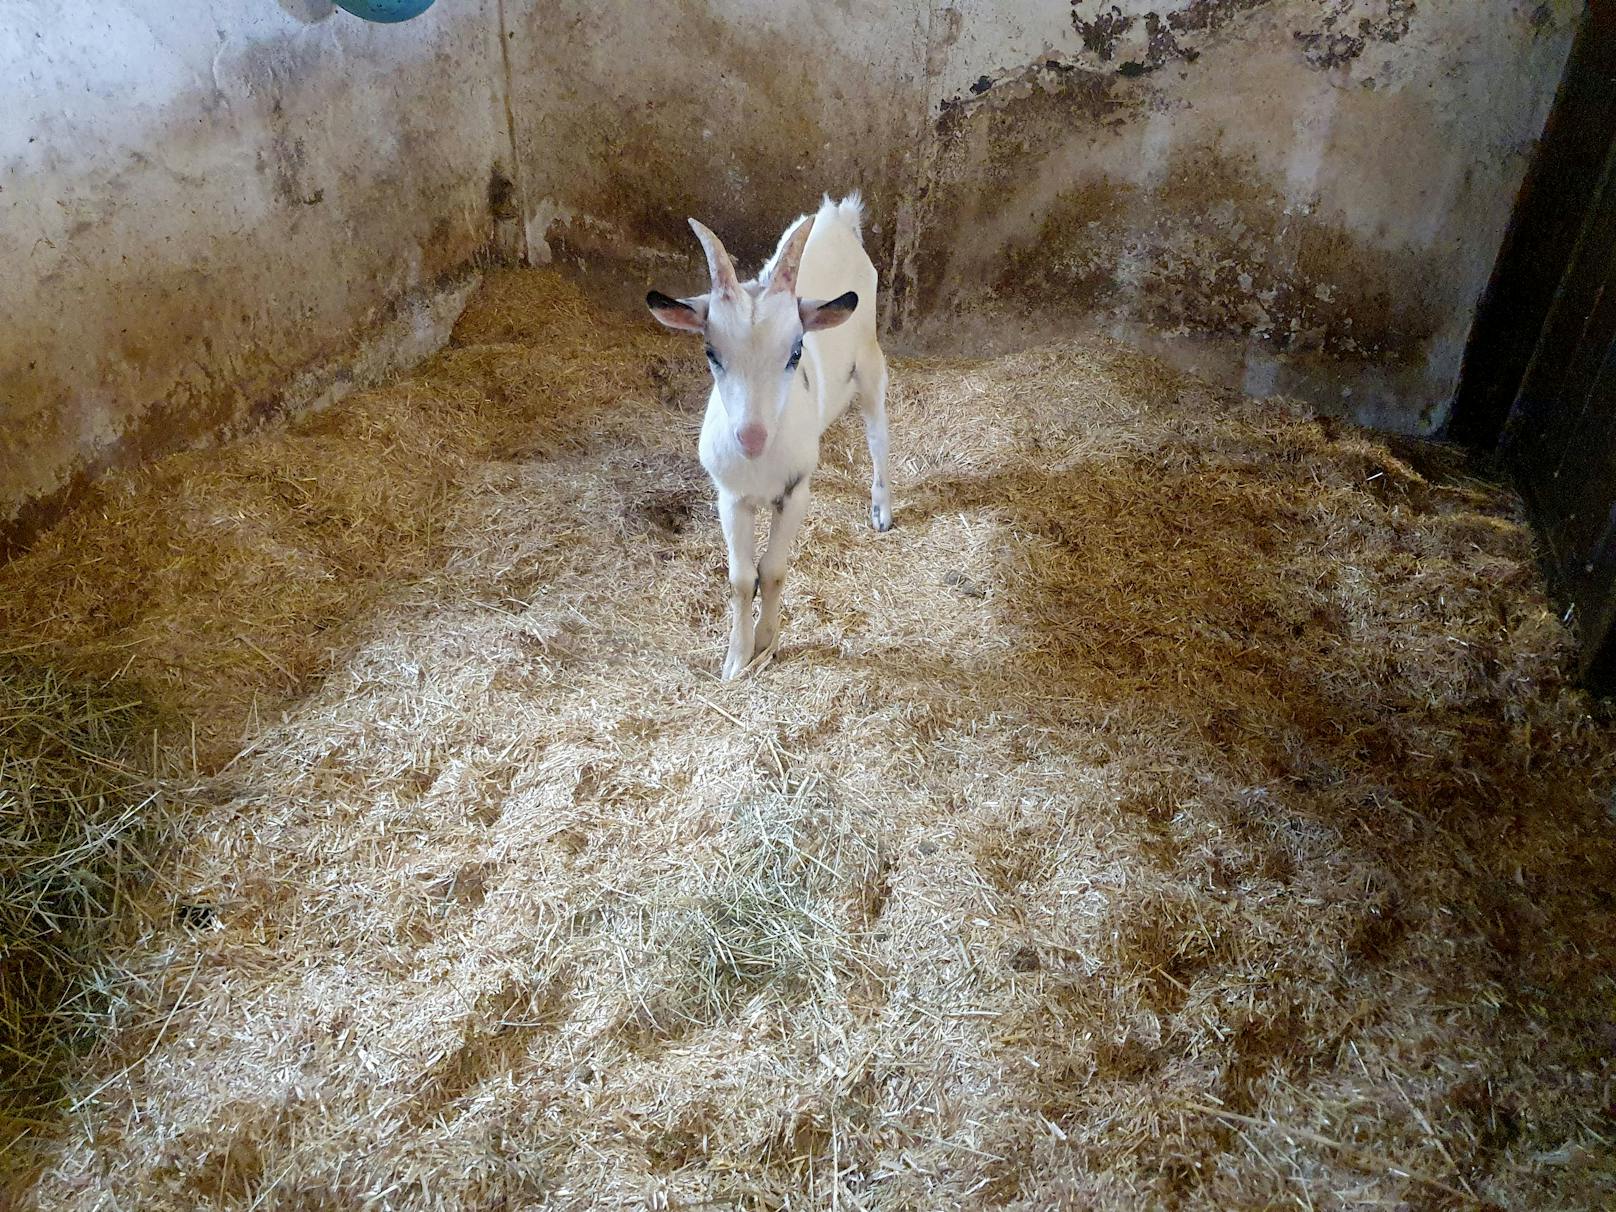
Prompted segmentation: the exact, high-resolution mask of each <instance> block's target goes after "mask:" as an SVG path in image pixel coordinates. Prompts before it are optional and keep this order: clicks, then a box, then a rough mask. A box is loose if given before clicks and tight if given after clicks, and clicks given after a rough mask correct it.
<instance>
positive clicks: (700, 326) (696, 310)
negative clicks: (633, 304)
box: [645, 290, 707, 332]
mask: <svg viewBox="0 0 1616 1212" xmlns="http://www.w3.org/2000/svg"><path fill="white" fill-rule="evenodd" d="M645 305H646V306H647V307H649V308H650V309H651V314H652V315H653V316H655V317H656V318H657V319H658V320H660V321H661V322H662V323H664V324H666V325H667V326H668V327H669V328H677V329H678V330H679V331H680V332H702V331H703V330H705V329H706V327H707V296H706V295H697V296H696V297H695V298H693V299H670V298H669V297H668V296H667V295H665V294H663V293H662V292H661V291H660V290H653V291H652V292H651V293H650V294H648V295H646V296H645Z"/></svg>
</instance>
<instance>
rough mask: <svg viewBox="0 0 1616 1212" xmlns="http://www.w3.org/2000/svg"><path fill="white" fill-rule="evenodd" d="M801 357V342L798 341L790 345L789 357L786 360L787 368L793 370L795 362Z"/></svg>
mask: <svg viewBox="0 0 1616 1212" xmlns="http://www.w3.org/2000/svg"><path fill="white" fill-rule="evenodd" d="M801 359H802V342H801V341H798V342H797V343H796V344H795V345H793V346H792V347H791V357H790V359H789V360H788V361H787V362H786V369H787V370H795V369H796V366H797V363H798V362H799V361H800V360H801Z"/></svg>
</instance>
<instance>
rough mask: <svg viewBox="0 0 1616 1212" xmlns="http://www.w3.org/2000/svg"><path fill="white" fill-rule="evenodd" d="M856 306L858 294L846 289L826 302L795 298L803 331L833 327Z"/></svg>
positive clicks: (851, 312) (815, 330) (845, 317)
mask: <svg viewBox="0 0 1616 1212" xmlns="http://www.w3.org/2000/svg"><path fill="white" fill-rule="evenodd" d="M857 307H858V295H856V294H855V293H854V292H852V291H848V292H847V293H846V294H845V295H837V296H836V297H835V298H834V299H832V300H830V301H829V302H828V303H821V302H817V301H815V300H813V299H798V300H797V315H798V316H799V317H801V319H802V330H803V332H818V331H819V330H820V329H822V328H835V327H836V326H837V325H838V324H840V323H841V322H842V321H843V320H845V319H847V317H848V316H850V315H852V314H853V312H854V310H855V309H856V308H857Z"/></svg>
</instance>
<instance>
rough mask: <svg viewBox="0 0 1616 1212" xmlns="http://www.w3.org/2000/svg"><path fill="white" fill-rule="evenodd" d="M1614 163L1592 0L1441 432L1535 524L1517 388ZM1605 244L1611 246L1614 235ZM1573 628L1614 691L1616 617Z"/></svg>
mask: <svg viewBox="0 0 1616 1212" xmlns="http://www.w3.org/2000/svg"><path fill="white" fill-rule="evenodd" d="M1613 158H1616V0H1590V3H1589V4H1588V6H1587V8H1586V9H1585V10H1584V13H1583V17H1582V22H1581V24H1580V26H1579V28H1578V30H1577V34H1576V38H1575V40H1574V42H1573V44H1572V49H1571V54H1570V56H1569V57H1568V59H1567V62H1566V68H1565V74H1564V76H1563V78H1562V80H1561V83H1560V88H1559V90H1558V92H1557V94H1556V96H1555V101H1554V106H1553V109H1552V110H1551V112H1550V114H1549V118H1548V121H1547V124H1546V125H1545V128H1544V132H1543V137H1542V139H1541V140H1540V141H1539V143H1538V148H1537V152H1536V155H1535V156H1534V158H1533V161H1532V163H1531V165H1530V167H1529V168H1528V170H1527V175H1526V179H1525V181H1524V182H1523V184H1522V187H1521V192H1520V196H1519V197H1518V198H1517V200H1516V204H1515V210H1514V214H1513V216H1512V217H1511V220H1510V225H1509V229H1508V232H1507V233H1506V235H1505V238H1504V243H1503V247H1502V248H1501V249H1500V251H1499V256H1498V261H1497V263H1496V264H1495V266H1494V269H1493V274H1492V279H1491V281H1490V282H1489V283H1488V286H1487V289H1486V291H1485V292H1484V294H1483V295H1482V298H1481V302H1480V305H1479V306H1478V308H1477V313H1476V321H1475V324H1474V325H1473V326H1472V328H1471V332H1470V338H1469V341H1468V342H1467V344H1466V347H1465V354H1464V361H1463V365H1462V369H1461V371H1460V380H1459V387H1458V390H1457V392H1456V393H1455V396H1454V402H1453V408H1452V410H1451V411H1450V415H1449V420H1448V424H1447V426H1446V427H1445V431H1444V435H1443V436H1445V437H1448V438H1452V439H1454V440H1456V441H1459V442H1462V443H1464V444H1465V445H1467V446H1470V447H1471V448H1472V449H1474V450H1475V451H1477V452H1478V453H1480V454H1482V455H1484V456H1486V457H1487V458H1488V459H1490V460H1497V463H1498V464H1500V465H1502V466H1503V467H1507V468H1509V470H1511V471H1512V472H1514V473H1516V474H1515V479H1516V482H1517V484H1518V486H1519V488H1520V490H1521V494H1522V496H1523V497H1524V498H1525V500H1526V503H1527V508H1528V511H1529V512H1530V513H1532V514H1534V515H1535V516H1536V519H1538V520H1540V521H1541V520H1544V519H1546V517H1547V515H1546V513H1545V512H1544V502H1543V501H1542V499H1541V497H1540V495H1539V492H1538V491H1537V489H1538V488H1539V486H1538V485H1536V484H1534V483H1533V482H1532V475H1533V473H1532V470H1531V469H1530V468H1529V467H1527V466H1524V465H1522V464H1520V463H1518V462H1517V459H1516V458H1514V457H1512V447H1513V446H1514V441H1513V439H1514V438H1515V437H1516V436H1517V435H1518V433H1519V432H1520V429H1519V427H1520V426H1521V425H1522V423H1523V422H1528V423H1529V422H1531V421H1532V420H1534V418H1528V417H1526V416H1525V415H1524V412H1525V410H1524V408H1523V401H1522V393H1523V389H1524V388H1526V387H1528V386H1529V385H1530V383H1531V381H1532V375H1533V371H1534V369H1537V368H1538V365H1539V355H1540V353H1542V347H1543V345H1544V342H1545V338H1547V337H1549V336H1551V335H1555V336H1557V337H1563V335H1564V334H1563V333H1553V334H1551V329H1550V326H1551V324H1553V323H1554V321H1555V320H1556V319H1557V318H1558V319H1559V320H1560V321H1561V322H1562V323H1563V322H1564V320H1565V317H1564V316H1563V315H1559V313H1560V310H1561V305H1562V302H1563V300H1564V298H1565V295H1566V291H1567V288H1568V285H1569V284H1570V283H1571V278H1572V271H1573V269H1574V267H1575V266H1576V265H1577V264H1578V263H1579V262H1578V253H1579V250H1581V249H1583V248H1584V247H1585V241H1586V240H1587V239H1588V238H1589V237H1590V235H1592V234H1594V233H1590V232H1589V230H1588V229H1589V225H1590V223H1591V221H1592V219H1593V216H1594V211H1595V203H1596V199H1597V198H1598V196H1599V190H1600V186H1601V183H1602V182H1606V178H1607V174H1608V173H1609V171H1610V165H1611V163H1612V161H1613ZM1607 188H1609V186H1608V183H1607ZM1608 205H1609V200H1608V199H1607V202H1606V206H1607V208H1608ZM1603 238H1606V239H1616V233H1611V234H1610V235H1608V236H1604V237H1603ZM1556 327H1558V326H1556ZM1561 343H1562V344H1563V341H1562V342H1561ZM1543 356H1550V355H1548V354H1544V355H1543ZM1540 533H1544V532H1542V531H1540ZM1543 556H1544V560H1543V562H1544V565H1545V570H1546V572H1547V573H1548V576H1549V580H1550V585H1551V588H1552V589H1553V590H1554V592H1555V595H1556V598H1557V599H1558V600H1559V601H1560V602H1561V603H1562V604H1566V603H1569V602H1573V601H1576V600H1577V597H1576V596H1574V595H1573V593H1572V588H1573V586H1572V583H1571V582H1572V581H1573V579H1574V578H1572V577H1570V576H1568V568H1567V566H1565V564H1564V561H1565V559H1567V558H1568V555H1567V553H1564V552H1554V551H1546V550H1545V551H1543ZM1585 588H1586V586H1584V589H1585ZM1579 622H1580V631H1581V634H1582V644H1583V649H1582V651H1581V653H1580V654H1579V655H1578V658H1577V662H1576V672H1577V675H1578V676H1579V677H1580V679H1581V680H1582V681H1584V682H1585V683H1586V684H1587V685H1588V686H1589V687H1590V688H1592V689H1594V690H1595V691H1596V692H1599V693H1604V694H1616V614H1613V612H1612V610H1610V609H1606V610H1604V611H1603V612H1602V614H1601V617H1598V618H1586V617H1585V618H1583V619H1581V620H1579Z"/></svg>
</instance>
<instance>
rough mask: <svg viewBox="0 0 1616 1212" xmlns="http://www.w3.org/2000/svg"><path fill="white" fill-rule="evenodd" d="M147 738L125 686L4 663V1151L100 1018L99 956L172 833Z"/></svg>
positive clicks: (0, 1030)
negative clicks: (148, 753)
mask: <svg viewBox="0 0 1616 1212" xmlns="http://www.w3.org/2000/svg"><path fill="white" fill-rule="evenodd" d="M153 728H154V721H153V717H152V714H151V712H150V710H149V709H148V708H147V707H146V705H145V704H144V703H143V702H142V701H141V699H140V698H139V696H138V695H136V694H134V693H132V692H131V691H130V690H129V689H128V688H127V687H125V686H122V685H118V684H115V683H114V684H100V683H97V682H94V681H88V680H79V679H74V678H69V677H66V676H63V675H62V674H60V673H58V672H57V671H55V670H53V669H51V668H49V667H45V666H41V665H37V664H34V663H32V662H30V661H27V660H25V659H22V658H21V657H19V656H18V655H17V654H16V653H10V654H0V1150H5V1149H7V1148H9V1147H10V1146H11V1145H12V1144H13V1143H15V1141H16V1139H17V1138H18V1137H19V1136H21V1135H23V1134H25V1133H27V1132H29V1131H30V1130H31V1129H33V1128H34V1127H36V1126H37V1125H38V1122H39V1115H40V1113H41V1112H43V1111H45V1110H47V1109H48V1108H49V1106H50V1105H51V1103H52V1102H53V1101H54V1100H55V1098H56V1096H57V1094H58V1087H59V1082H60V1080H61V1078H62V1077H63V1076H65V1074H64V1069H65V1067H66V1066H67V1065H68V1064H69V1063H70V1062H71V1060H72V1058H73V1057H74V1056H75V1055H77V1054H78V1053H79V1052H80V1050H81V1049H82V1047H83V1046H84V1044H85V1043H86V1042H87V1041H88V1039H89V1037H90V1036H91V1034H92V1033H93V1032H94V1030H95V1027H96V1025H97V1023H98V1020H100V1019H101V1018H102V1017H103V1016H104V1014H105V1012H106V1009H107V1006H108V1002H109V993H110V990H109V988H108V986H107V983H106V979H105V970H104V967H103V964H102V959H101V957H102V954H103V948H104V947H105V945H106V944H107V942H108V941H109V940H110V938H111V937H112V936H113V935H114V934H115V933H116V931H117V929H118V927H119V924H120V923H121V922H122V921H124V920H126V919H127V910H128V908H129V905H130V900H131V897H132V896H133V894H134V893H135V891H136V890H137V889H138V888H139V887H141V886H142V885H144V884H146V883H147V882H149V880H150V879H151V876H152V870H151V868H150V866H149V865H148V860H147V858H146V857H145V856H147V855H149V854H150V853H152V851H153V849H154V848H156V847H159V846H161V844H162V843H163V841H164V839H165V838H166V837H167V835H168V833H169V829H170V819H169V817H168V814H167V811H166V800H165V797H164V796H163V795H162V794H160V792H159V789H158V783H157V780H156V779H155V777H154V774H153V772H152V770H151V769H150V765H149V759H146V758H144V757H143V754H144V753H145V752H146V751H147V746H148V745H149V743H150V740H151V737H152V735H153Z"/></svg>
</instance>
